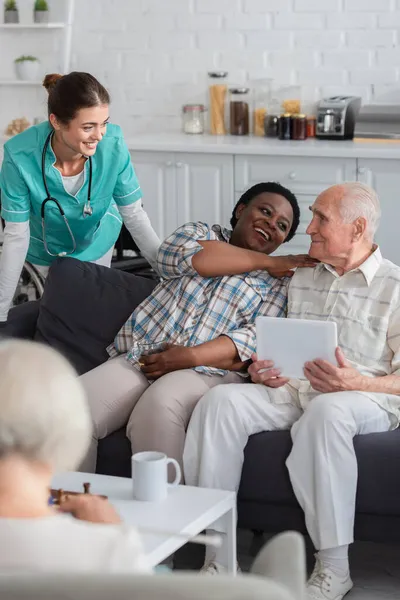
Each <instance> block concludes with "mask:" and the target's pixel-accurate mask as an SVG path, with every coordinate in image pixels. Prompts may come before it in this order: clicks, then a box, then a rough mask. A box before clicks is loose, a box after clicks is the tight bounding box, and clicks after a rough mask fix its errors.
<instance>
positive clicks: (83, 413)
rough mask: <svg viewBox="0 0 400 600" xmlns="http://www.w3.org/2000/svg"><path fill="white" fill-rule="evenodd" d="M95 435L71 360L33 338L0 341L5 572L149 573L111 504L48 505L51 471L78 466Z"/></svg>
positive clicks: (0, 506) (0, 525) (132, 534)
mask: <svg viewBox="0 0 400 600" xmlns="http://www.w3.org/2000/svg"><path fill="white" fill-rule="evenodd" d="M90 439H91V418H90V415H89V412H88V408H87V405H86V398H85V395H84V391H83V388H82V386H81V383H80V381H79V379H78V378H77V376H76V373H75V371H74V370H73V368H72V367H71V366H70V365H69V364H68V363H67V361H66V360H65V359H64V358H62V357H61V356H60V355H59V354H58V353H56V352H55V351H54V350H52V349H51V348H48V347H45V346H41V345H39V344H34V343H32V342H24V341H14V340H11V341H2V342H0V539H1V541H2V543H1V549H0V571H3V572H4V571H7V572H8V573H10V572H12V571H18V572H33V571H48V572H50V571H53V572H55V571H56V572H60V571H86V572H94V571H101V572H114V573H116V572H118V573H122V572H125V573H134V572H136V573H139V572H140V573H144V572H150V571H151V569H150V567H149V566H148V563H147V560H146V557H145V555H144V553H143V550H142V547H141V543H140V539H139V536H138V533H137V532H136V531H135V530H134V529H131V528H130V529H126V528H124V527H123V526H122V525H121V521H120V518H119V517H118V515H117V513H116V512H115V511H114V509H113V507H112V506H111V504H109V503H108V501H106V500H103V499H101V498H97V497H94V496H82V497H75V498H70V499H69V500H66V501H65V503H63V506H62V511H57V510H56V509H55V508H53V507H51V506H49V505H48V499H49V488H50V483H51V479H52V476H53V474H54V472H55V471H63V470H73V469H75V468H76V467H77V465H78V464H79V463H80V461H81V460H82V458H83V456H85V454H86V452H87V449H88V446H89V442H90Z"/></svg>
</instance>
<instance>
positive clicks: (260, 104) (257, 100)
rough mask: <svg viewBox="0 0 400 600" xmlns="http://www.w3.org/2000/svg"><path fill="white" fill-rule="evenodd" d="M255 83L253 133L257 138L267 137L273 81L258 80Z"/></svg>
mask: <svg viewBox="0 0 400 600" xmlns="http://www.w3.org/2000/svg"><path fill="white" fill-rule="evenodd" d="M252 83H253V90H254V91H253V96H254V108H253V133H254V135H257V136H264V135H265V129H264V124H265V117H266V115H267V112H268V107H269V106H270V103H271V86H272V79H256V80H255V81H254V82H252Z"/></svg>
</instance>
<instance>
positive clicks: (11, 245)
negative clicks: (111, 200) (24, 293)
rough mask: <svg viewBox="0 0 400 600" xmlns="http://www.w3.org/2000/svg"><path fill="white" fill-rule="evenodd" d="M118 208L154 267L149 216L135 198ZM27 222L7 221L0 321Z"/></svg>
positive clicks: (155, 243)
mask: <svg viewBox="0 0 400 600" xmlns="http://www.w3.org/2000/svg"><path fill="white" fill-rule="evenodd" d="M118 210H119V212H120V214H121V216H122V218H123V220H124V223H125V226H126V228H127V229H128V231H129V233H130V234H131V236H132V237H133V239H134V240H135V242H136V244H137V245H138V247H139V248H140V251H141V253H142V254H143V256H144V258H145V259H146V260H147V261H148V262H149V263H150V264H151V266H152V267H153V268H156V258H157V251H158V248H159V246H160V244H161V242H160V240H159V238H158V236H157V234H156V232H155V231H154V229H153V228H152V226H151V223H150V219H149V217H148V216H147V213H146V211H145V210H144V209H143V206H142V202H141V201H140V200H138V201H137V202H134V203H133V204H129V205H128V206H119V207H118ZM29 239H30V228H29V221H25V222H24V223H11V222H9V221H8V222H6V226H5V229H4V238H3V248H2V252H1V253H0V322H3V321H6V320H7V316H8V311H9V310H10V306H11V303H12V300H13V297H14V294H15V291H16V289H17V285H18V281H19V278H20V276H21V271H22V269H23V266H24V262H25V260H26V255H27V252H28V248H29Z"/></svg>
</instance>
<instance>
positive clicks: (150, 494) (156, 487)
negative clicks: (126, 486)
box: [131, 452, 182, 502]
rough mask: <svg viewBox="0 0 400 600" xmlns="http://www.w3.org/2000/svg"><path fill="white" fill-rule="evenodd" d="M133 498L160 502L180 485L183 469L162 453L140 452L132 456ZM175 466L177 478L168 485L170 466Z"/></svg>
mask: <svg viewBox="0 0 400 600" xmlns="http://www.w3.org/2000/svg"><path fill="white" fill-rule="evenodd" d="M131 460H132V481H133V496H134V498H135V499H136V500H147V501H151V502H158V501H160V500H164V498H166V497H167V495H168V488H169V487H174V486H177V485H179V482H180V481H181V478H182V474H181V468H180V466H179V464H178V463H177V461H176V460H175V459H174V458H168V456H167V455H166V454H163V453H162V452H138V453H137V454H134V455H133V456H132V459H131ZM169 464H173V465H174V467H175V470H176V477H175V480H174V481H173V482H172V483H168V465H169Z"/></svg>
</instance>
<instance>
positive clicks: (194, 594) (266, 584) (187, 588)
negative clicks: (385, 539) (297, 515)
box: [0, 532, 305, 600]
mask: <svg viewBox="0 0 400 600" xmlns="http://www.w3.org/2000/svg"><path fill="white" fill-rule="evenodd" d="M270 576H271V577H273V578H270ZM304 581H305V551H304V543H303V540H302V538H301V536H300V535H299V534H296V533H291V532H289V533H287V534H282V535H280V536H277V538H274V539H273V540H272V541H271V542H269V543H268V544H267V545H266V546H265V547H264V548H263V549H262V550H261V552H260V553H259V555H258V557H257V558H256V561H255V563H254V567H253V572H252V573H251V574H249V575H245V574H240V575H238V576H237V577H236V578H233V577H229V576H222V575H221V576H220V575H217V576H212V577H211V576H202V575H199V574H198V573H196V574H193V573H190V574H187V573H183V572H175V573H170V574H167V575H164V574H163V575H140V576H139V575H103V574H98V575H97V574H95V575H94V574H73V573H70V574H62V575H54V574H51V575H46V574H43V573H40V574H30V575H15V576H10V575H2V576H0V598H2V599H3V598H4V600H303V597H304Z"/></svg>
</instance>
